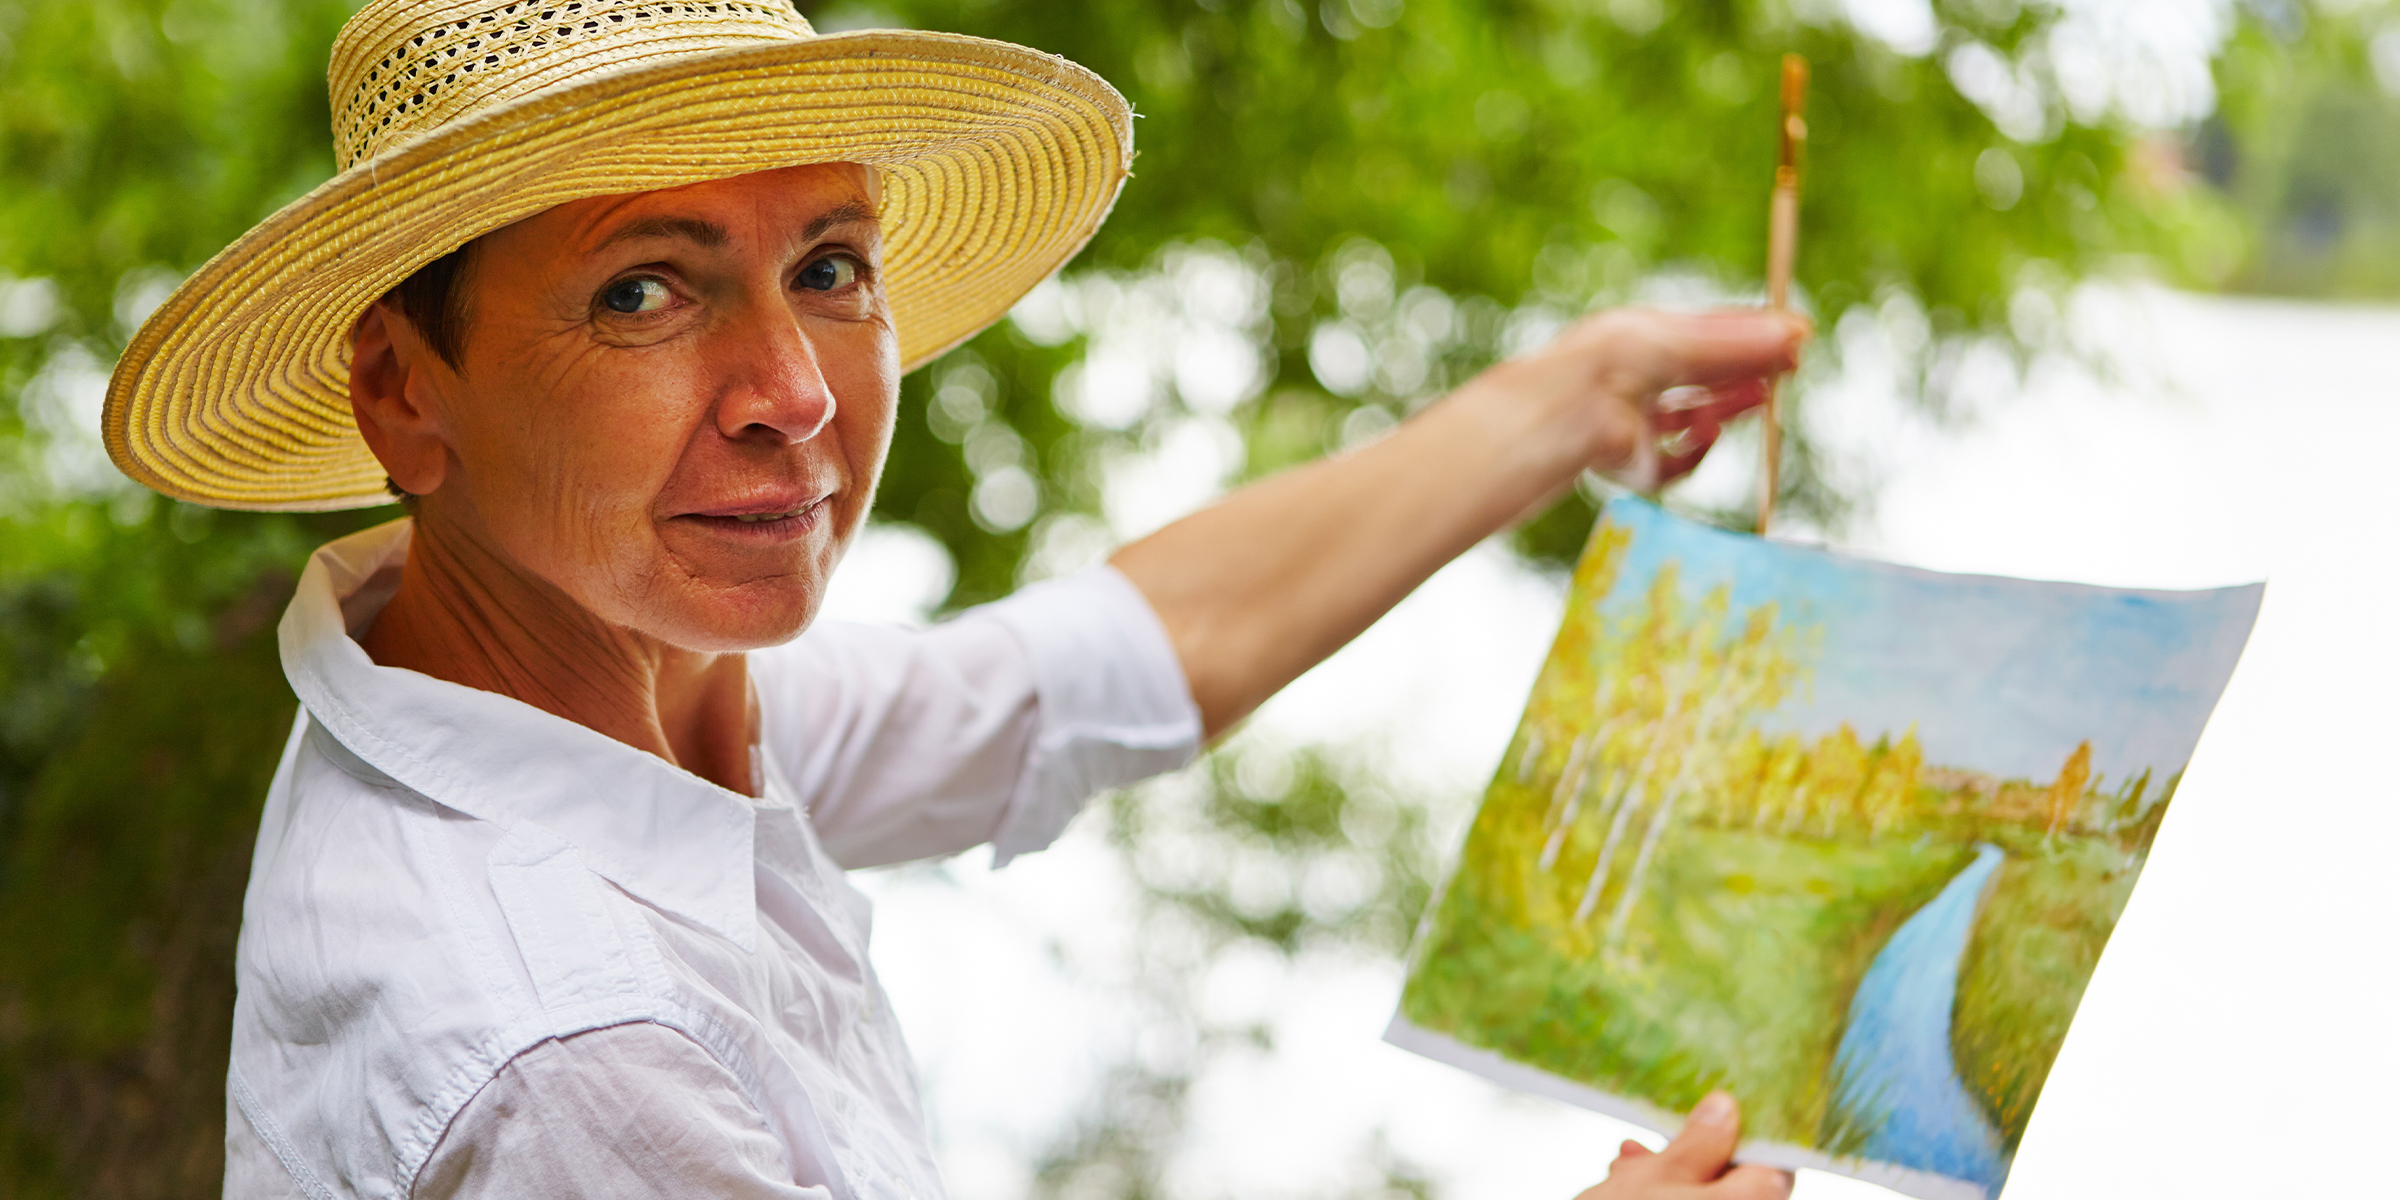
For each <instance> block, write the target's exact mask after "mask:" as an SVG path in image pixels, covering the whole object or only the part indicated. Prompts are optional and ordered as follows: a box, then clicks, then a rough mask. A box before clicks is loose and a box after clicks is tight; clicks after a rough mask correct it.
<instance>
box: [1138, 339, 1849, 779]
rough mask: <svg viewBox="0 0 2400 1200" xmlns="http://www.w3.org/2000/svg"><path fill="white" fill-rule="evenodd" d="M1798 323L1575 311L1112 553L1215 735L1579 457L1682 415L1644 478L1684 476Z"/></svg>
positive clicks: (1608, 449)
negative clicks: (1387, 419)
mask: <svg viewBox="0 0 2400 1200" xmlns="http://www.w3.org/2000/svg"><path fill="white" fill-rule="evenodd" d="M1807 335H1808V326H1807V324H1806V322H1804V321H1802V320H1800V319H1799V318H1796V317H1791V316H1787V315H1782V314H1776V313H1769V312H1765V311H1760V310H1743V311H1728V312H1715V313H1692V314H1670V313H1659V312H1645V311H1633V310H1623V311H1616V312H1608V313H1602V314H1599V315H1597V316H1593V317H1589V318H1586V319H1585V320H1583V321H1581V322H1579V323H1577V324H1576V325H1573V326H1571V327H1569V328H1568V329H1567V331H1566V332H1565V333H1563V334H1561V335H1560V336H1559V338H1558V339H1557V340H1556V341H1554V342H1552V343H1551V344H1550V345H1549V346H1548V347H1546V348H1544V349H1543V350H1541V351H1539V352H1537V353H1535V354H1532V355H1529V356H1527V357H1524V358H1520V359H1515V360H1512V361H1510V362H1506V363H1502V364H1500V365H1498V366H1496V367H1493V368H1492V369H1490V370H1488V371H1485V372H1484V373H1483V374H1481V375H1478V376H1476V377H1475V378H1474V379H1473V380H1471V381H1469V382H1468V383H1467V384H1466V386H1464V387H1462V388H1460V389H1459V390H1457V391H1456V392H1453V393H1451V394H1450V395H1449V396H1447V397H1445V398H1443V399H1442V400H1441V401H1439V402H1437V403H1435V404H1434V405H1432V406H1431V407H1429V408H1427V409H1425V411H1423V412H1421V413H1419V414H1417V415H1416V416H1415V417H1413V418H1411V419H1410V420H1408V421H1407V422H1405V423H1404V424H1402V425H1401V426H1400V428H1399V429H1398V430H1397V431H1395V432H1394V433H1393V434H1392V435H1391V436H1390V437H1387V438H1385V439H1383V440H1382V441H1379V442H1376V443H1375V444H1373V445H1371V446H1368V447H1366V448H1364V449H1362V450H1359V451H1358V452H1356V453H1354V454H1349V455H1345V456H1341V457H1335V458H1328V459H1324V460H1321V461H1318V462H1315V463H1311V464H1309V465H1308V466H1305V467H1300V468H1297V469H1295V470H1292V471H1288V472H1285V473H1284V474H1281V475H1278V476H1275V477H1274V478H1272V479H1266V480H1262V481H1260V482H1258V483H1256V484H1253V485H1251V486H1249V487H1246V488H1243V489H1241V490H1240V491H1237V492H1235V493H1233V494H1232V495H1230V496H1227V497H1226V498H1225V499H1224V500H1222V501H1220V502H1218V503H1217V504H1214V505H1212V506H1210V507H1208V508H1205V509H1202V510H1201V511H1199V512H1197V513H1194V514H1192V515H1191V516H1189V517H1185V518H1184V519H1182V520H1180V521H1177V522H1175V523H1174V524H1171V525H1169V526H1167V527H1166V528H1164V529H1161V530H1159V531H1158V532H1156V533H1154V534H1151V535H1150V536H1148V537H1146V538H1143V539H1141V540H1140V541H1137V542H1134V543H1133V544H1131V545H1129V546H1126V547H1125V548H1124V549H1122V550H1119V551H1118V552H1117V554H1116V556H1115V558H1114V559H1113V560H1112V561H1113V562H1114V563H1115V564H1116V566H1117V569H1119V570H1121V571H1123V572H1124V573H1125V575H1126V577H1127V578H1129V579H1131V580H1132V581H1133V583H1134V585H1135V586H1136V587H1139V588H1140V589H1141V591H1142V594H1143V595H1144V596H1146V597H1148V598H1149V600H1150V603H1151V604H1152V606H1153V607H1155V608H1156V609H1157V610H1158V615H1159V619H1160V620H1161V621H1162V622H1163V623H1164V624H1165V625H1166V628H1167V633H1168V636H1169V637H1170V638H1171V639H1172V640H1173V641H1174V644H1175V650H1176V654H1177V656H1178V657H1179V658H1180V659H1181V660H1182V663H1183V668H1184V673H1185V675H1186V677H1187V678H1188V680H1189V681H1190V684H1191V688H1192V698H1193V700H1194V702H1195V703H1197V704H1198V705H1199V708H1200V715H1201V719H1202V722H1203V724H1204V725H1205V727H1206V729H1207V732H1208V733H1209V735H1211V736H1214V735H1215V734H1217V733H1220V732H1222V731H1223V730H1225V729H1226V727H1228V726H1230V725H1232V724H1233V723H1234V722H1236V721H1238V720H1240V719H1241V718H1243V717H1244V716H1247V715H1248V714H1249V713H1250V711H1251V710H1252V709H1255V708H1257V707H1258V706H1259V705H1260V704H1261V703H1263V702H1264V701H1265V700H1266V698H1267V697H1269V696H1271V695H1273V694H1275V692H1276V691H1277V690H1278V689H1280V688H1282V687H1283V685H1285V684H1287V683H1290V682H1291V681H1292V680H1293V679H1295V678H1297V677H1298V676H1299V675H1300V673H1301V672H1303V671H1306V670H1307V669H1308V668H1310V667H1312V666H1315V665H1316V664H1317V663H1319V662H1321V661H1323V660H1324V659H1325V658H1326V657H1327V656H1328V655H1331V654H1332V653H1333V652H1334V651H1335V650H1338V649H1340V648H1341V647H1342V646H1343V645H1344V644H1345V643H1347V642H1348V641H1349V640H1350V639H1351V638H1353V637H1356V636H1358V634H1359V633H1360V632H1362V631H1364V630H1365V629H1366V627H1367V626H1369V625H1371V624H1373V623H1374V622H1375V620H1376V618H1378V617H1380V616H1382V615H1383V614H1384V613H1385V612H1387V611H1389V610H1390V609H1391V607H1392V606H1393V605H1395V604H1398V603H1399V602H1400V600H1401V598H1402V597H1404V596H1406V595H1408V593H1409V592H1411V591H1413V590H1415V588H1416V586H1417V585H1418V584H1420V583H1422V582H1424V581H1425V579H1426V578H1427V577H1428V576H1430V575H1432V574H1433V573H1434V572H1435V571H1436V570H1438V569H1440V568H1441V566H1442V564H1444V563H1447V562H1449V561H1450V560H1451V559H1453V558H1456V557H1457V556H1458V555H1460V554H1461V553H1464V552H1465V551H1466V550H1467V549H1468V548H1469V547H1471V546H1473V545H1475V543H1477V542H1479V541H1482V540H1483V539H1484V538H1485V537H1488V536H1490V535H1491V534H1492V533H1494V532H1496V531H1498V530H1499V529H1500V528H1502V527H1503V526H1505V525H1507V524H1508V523H1509V522H1511V521H1514V520H1516V519H1518V518H1519V517H1521V516H1523V515H1525V514H1526V513H1527V512H1529V511H1531V510H1533V509H1535V508H1537V507H1538V506H1540V505H1542V504H1544V503H1546V502H1547V501H1549V500H1550V499H1552V498H1553V497H1555V496H1557V495H1558V494H1559V493H1560V492H1561V491H1563V490H1564V489H1565V488H1567V487H1568V486H1569V485H1571V484H1572V483H1573V482H1574V480H1575V477H1576V475H1577V474H1578V473H1580V472H1581V471H1583V470H1584V469H1585V468H1587V467H1590V468H1596V469H1600V470H1615V469H1617V468H1620V467H1623V466H1626V465H1628V464H1631V463H1634V462H1636V461H1637V459H1638V458H1639V456H1641V455H1645V454H1650V453H1654V452H1655V450H1654V447H1655V444H1656V439H1657V438H1658V437H1659V436H1660V435H1661V434H1662V433H1666V432H1671V431H1673V430H1675V429H1686V430H1688V436H1687V438H1686V440H1685V445H1684V448H1683V449H1682V450H1681V451H1680V452H1679V453H1677V454H1675V455H1673V456H1671V457H1668V458H1665V459H1662V460H1660V461H1659V463H1658V475H1659V478H1661V479H1669V478H1673V477H1675V476H1676V475H1680V474H1682V473H1683V472H1686V471H1689V470H1690V469H1691V468H1692V467H1693V466H1694V465H1696V464H1697V463H1698V462H1699V460H1700V455H1701V454H1703V453H1705V452H1706V450H1707V448H1708V445H1709V443H1711V442H1713V441H1714V440H1715V437H1716V429H1717V426H1718V424H1719V423H1720V422H1722V421H1724V420H1726V419H1728V418H1730V417H1732V416H1734V415H1735V414H1737V413H1739V412H1741V411H1743V410H1745V409H1747V408H1750V407H1753V406H1755V405H1756V404H1758V403H1759V401H1760V400H1761V399H1762V398H1763V397H1764V389H1763V381H1764V379H1765V378H1766V377H1767V376H1769V375H1771V374H1774V373H1776V372H1780V371H1786V370H1789V369H1790V368H1791V367H1792V365H1793V362H1794V361H1795V357H1796V356H1797V354H1798V353H1799V347H1800V344H1801V342H1802V341H1803V340H1805V339H1806V337H1807ZM1682 385H1698V386H1703V387H1707V388H1709V389H1710V391H1711V396H1710V398H1709V400H1708V401H1707V402H1706V403H1703V404H1700V405H1696V406H1693V407H1689V408H1684V409H1680V410H1677V411H1675V412H1672V413H1661V412H1660V411H1659V408H1658V397H1659V394H1660V393H1661V392H1663V391H1665V390H1666V389H1668V388H1672V387H1677V386H1682Z"/></svg>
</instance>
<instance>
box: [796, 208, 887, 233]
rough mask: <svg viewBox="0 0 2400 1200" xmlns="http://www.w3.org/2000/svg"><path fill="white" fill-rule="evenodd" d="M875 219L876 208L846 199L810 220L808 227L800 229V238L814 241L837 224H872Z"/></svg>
mask: <svg viewBox="0 0 2400 1200" xmlns="http://www.w3.org/2000/svg"><path fill="white" fill-rule="evenodd" d="M874 220H875V210H874V209H872V208H869V207H867V206H866V205H865V204H862V203H860V202H859V201H856V200H845V201H843V202H842V203H840V204H837V205H835V206H833V207H832V208H829V209H826V210H825V211H824V212H822V213H819V214H817V219H816V220H814V221H810V222H809V223H808V228H806V229H804V230H801V231H800V240H801V241H804V242H813V241H815V240H817V239H818V238H819V237H822V236H824V233H825V231H826V230H828V229H831V228H833V227H835V226H837V225H851V224H856V223H858V222H861V221H864V222H868V223H870V224H871V223H873V222H874Z"/></svg>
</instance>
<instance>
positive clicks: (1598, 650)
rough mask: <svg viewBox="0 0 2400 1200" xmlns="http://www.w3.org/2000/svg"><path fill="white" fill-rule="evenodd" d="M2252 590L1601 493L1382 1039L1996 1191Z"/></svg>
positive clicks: (1797, 1146)
mask: <svg viewBox="0 0 2400 1200" xmlns="http://www.w3.org/2000/svg"><path fill="white" fill-rule="evenodd" d="M2262 593H2263V585H2251V586H2246V587H2234V588H2223V589H2215V590H2208V591H2191V592H2161V591H2128V590H2120V589H2110V588H2098V587H2086V586H2081V585H2075V584H2062V583H2038V582H2032V581H2027V580H2018V579H2001V578H1991V577H1983V576H1965V575H1944V574H1937V573H1934V572H1929V571H1920V570H1913V569H1909V568H1904V567H1897V566H1891V565H1886V564H1882V563H1875V562H1870V561H1865V560H1862V559H1856V558H1850V557H1846V556H1843V555H1839V554H1835V553H1831V552H1827V551H1824V550H1819V549H1814V548H1809V547H1804V546H1798V545H1791V544H1786V543H1780V542H1775V541H1769V540H1764V539H1760V538H1756V537H1752V536H1749V535H1746V534H1733V533H1727V532H1725V531H1722V530H1718V529H1714V528H1711V527H1708V526H1705V525H1700V524H1697V523H1694V522H1690V521H1686V520H1683V519H1681V518H1678V517H1676V516H1673V515H1671V514H1669V513H1666V512H1664V511H1662V510H1661V509H1659V508H1657V507H1654V506H1652V505H1650V504H1648V503H1645V502H1643V501H1640V500H1635V499H1620V500H1617V501H1613V502H1611V503H1610V504H1609V505H1608V506H1607V508H1606V509H1605V511H1604V512H1603V514H1602V517H1601V520H1600V523H1599V525H1598V527H1597V528H1596V529H1595V530H1594V532H1593V535H1592V539H1591V542H1590V544H1589V546H1588V547H1587V548H1586V550H1585V552H1584V555H1583V558H1582V560H1581V562H1580V563H1579V564H1578V565H1577V567H1576V569H1575V573H1574V577H1573V579H1572V582H1571V584H1570V587H1569V593H1568V611H1567V615H1566V618H1565V621H1564V623H1563V625H1562V628H1561V629H1560V631H1559V634H1558V639H1557V641H1556V643H1555V644H1554V645H1553V646H1552V648H1551V651H1550V655H1549V658H1548V660H1547V661H1546V662H1545V664H1544V666H1543V668H1542V671H1541V674H1540V676H1539V678H1538V680H1537V681H1536V683H1535V685H1534V691H1533V696H1532V699H1531V701H1530V703H1529V704H1528V705H1527V707H1526V711H1525V716H1524V720H1523V722H1522V723H1521V725H1520V726H1519V727H1518V730H1517V733H1516V735H1515V737H1514V739H1513V740H1512V742H1511V744H1510V746H1509V748H1508V751H1507V753H1506V755H1505V757H1504V759H1503V761H1502V762H1501V763H1500V767H1499V770H1498V772H1497V774H1496V776H1495V778H1494V779H1493V781H1492V785H1491V788H1490V790H1489V791H1488V792H1487V793H1486V794H1485V796H1484V799H1483V803H1482V807H1481V808H1480V809H1479V810H1478V812H1477V814H1476V817H1475V820H1474V822H1473V823H1472V825H1471V826H1470V828H1469V831H1468V834H1467V838H1466V844H1465V846H1464V848H1463V850H1462V851H1461V853H1460V857H1459V862H1458V865H1457V867H1456V869H1455V871H1454V873H1453V874H1452V876H1451V877H1450V879H1449V881H1448V882H1447V883H1446V884H1445V886H1444V887H1443V888H1442V890H1441V892H1440V893H1439V894H1438V895H1437V896H1436V898H1435V900H1434V901H1433V903H1432V905H1431V906H1430V907H1429V908H1428V910H1427V913H1426V916H1425V919H1424V922H1423V925H1422V927H1421V928H1420V930H1419V932H1418V935H1417V940H1416V944H1415V946H1414V947H1413V948H1412V950H1411V953H1410V962H1409V970H1408V978H1407V982H1406V984H1405V986H1404V989H1403V991H1402V996H1401V1002H1400V1011H1399V1014H1398V1016H1397V1017H1395V1018H1394V1020H1393V1023H1392V1026H1391V1030H1390V1032H1389V1034H1388V1035H1387V1036H1388V1038H1389V1040H1391V1041H1393V1042H1394V1043H1396V1044H1399V1045H1401V1046H1403V1047H1405V1048H1408V1049H1411V1050H1414V1051H1417V1052H1419V1053H1422V1054H1426V1055H1429V1056H1431V1057H1434V1058H1438V1059H1441V1060H1443V1061H1447V1062H1450V1063H1453V1064H1456V1065H1459V1066H1462V1067H1466V1068H1468V1069H1470V1070H1474V1071H1477V1072H1479V1073H1481V1074H1484V1075H1487V1076H1489V1077H1492V1078H1495V1079H1498V1080H1500V1081H1502V1082H1504V1083H1508V1084H1511V1085H1513V1086H1518V1087H1522V1088H1525V1089H1527V1090H1532V1091H1537V1092H1542V1093H1545V1094H1548V1095H1552V1096H1556V1097H1560V1098H1563V1099H1567V1100H1569V1101H1572V1102H1575V1103H1580V1104H1583V1105H1586V1106H1588V1107H1591V1108H1596V1109H1599V1110H1601V1111H1604V1112H1608V1113H1611V1114H1614V1115H1617V1116H1620V1117H1623V1118H1625V1119H1628V1120H1632V1121H1635V1122H1636V1123H1639V1124H1644V1125H1647V1126H1649V1127H1651V1128H1654V1129H1658V1130H1661V1131H1669V1130H1672V1129H1674V1128H1676V1127H1678V1126H1679V1125H1680V1123H1681V1118H1680V1116H1679V1115H1678V1114H1681V1113H1683V1112H1686V1111H1688V1110H1689V1109H1690V1108H1691V1107H1692V1105H1694V1104H1695V1103H1697V1102H1698V1101H1699V1100H1700V1098H1701V1097H1702V1096H1704V1095H1705V1094H1707V1093H1708V1092H1709V1091H1710V1090H1711V1089H1715V1088H1725V1089H1728V1090H1730V1091H1732V1092H1733V1093H1734V1094H1735V1095H1736V1096H1737V1097H1739V1098H1740V1100H1741V1101H1742V1105H1743V1112H1744V1117H1745V1133H1746V1135H1747V1136H1748V1137H1749V1138H1750V1139H1751V1140H1750V1141H1748V1142H1746V1143H1745V1145H1744V1149H1743V1151H1742V1153H1741V1156H1740V1157H1741V1158H1742V1160H1743V1161H1749V1162H1766V1163H1771V1164H1774V1165H1778V1166H1785V1167H1815V1168H1819V1169H1824V1170H1830V1171H1836V1172H1839V1173H1841V1174H1845V1175H1850V1176H1854V1177H1857V1178H1861V1179H1865V1180H1869V1181H1871V1182H1875V1183H1879V1184H1882V1185H1884V1186H1886V1187H1890V1188H1893V1189H1895V1190H1897V1191H1900V1192H1903V1193H1905V1194H1908V1195H1912V1196H1919V1197H1924V1198H1926V1200H1951V1198H1953V1197H1956V1198H1961V1200H1965V1198H1974V1200H1984V1198H1986V1197H1989V1196H1993V1195H1996V1194H1997V1193H1998V1192H1999V1189H2000V1187H2001V1185H2002V1183H2003V1182H2004V1181H2005V1180H2006V1179H2007V1176H2008V1168H2009V1163H2010V1161H2011V1159H2012V1157H2013V1156H2014V1154H2015V1150H2016V1147H2017V1144H2018V1141H2019V1139H2020V1138H2022V1137H2023V1135H2024V1132H2025V1126H2026V1121H2027V1118H2028V1117H2029V1116H2030V1115H2031V1113H2032V1110H2033V1105H2034V1102H2035V1100H2036V1098H2037V1097H2039V1095H2040V1094H2041V1089H2042V1082H2043V1079H2044V1078H2045V1077H2046V1076H2047V1075H2048V1074H2049V1071H2050V1066H2051V1063H2052V1061H2053V1060H2054V1059H2055V1058H2056V1057H2057V1055H2058V1050H2059V1046H2060V1044H2061V1042H2062V1041H2063V1040H2064V1039H2065V1037H2066V1032H2067V1025H2068V1023H2069V1021H2070V1020H2071V1019H2072V1018H2073V1017H2074V1014H2075V1008H2076V1005H2077V1003H2078V1002H2079V1001H2080V1000H2081V998H2082V995H2083V990H2084V986H2085V984H2086V983H2087V982H2088V981H2089V980H2090V978H2091V975H2092V969H2093V967H2094V965H2095V964H2096V963H2097V962H2098V960H2099V956H2100V952H2101V948H2102V947H2103V946H2104V945H2105V944H2106V943H2107V941H2108V937H2109V933H2110V931H2111V930H2112V929H2114V928H2115V926H2116V922H2117V917H2118V915H2119V914H2120V913H2122V912H2123V911H2124V908H2125V902H2126V899H2127V897H2129V896H2130V895H2131V894H2132V890H2133V886H2134V881H2135V880H2136V878H2137V877H2139V875H2140V874H2141V870H2142V864H2143V861H2144V859H2145V858H2146V857H2147V856H2148V854H2149V851H2150V846H2151V842H2152V840H2153V839H2154V838H2155V837H2156V836H2157V833H2158V830H2159V824H2160V822H2161V821H2162V820H2163V819H2164V818H2165V817H2166V815H2167V812H2168V809H2169V808H2170V807H2171V805H2172V804H2173V801H2174V798H2175V790H2176V786H2177V784H2178V783H2180V782H2181V780H2182V776H2183V770H2184V766H2185V764H2186V762H2187V761H2188V760H2189V759H2190V757H2191V754H2192V750H2193V747H2194V746H2195V745H2196V744H2197V742H2198V741H2199V738H2200V732H2201V728H2202V726H2203V725H2204V724H2205V723H2206V721H2207V719H2208V714H2209V712H2210V710H2211V709H2212V708H2214V707H2215V705H2216V702H2217V697H2218V695H2219V694H2220V693H2221V692H2222V691H2223V690H2224V687H2225V684H2226V681H2227V679H2228V678H2229V677H2230V676H2231V674H2232V672H2233V667H2234V663H2235V661H2236V659H2237V658H2238V657H2239V656H2240V654H2241V649H2242V646H2243V644H2244V643H2245V642H2246V641H2247V640H2248V638H2249V634H2250V627H2251V624H2252V622H2253V620H2254V619H2255V617H2256V615H2257V612H2258V605H2259V601H2260V598H2261V596H2262Z"/></svg>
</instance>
